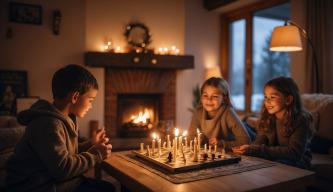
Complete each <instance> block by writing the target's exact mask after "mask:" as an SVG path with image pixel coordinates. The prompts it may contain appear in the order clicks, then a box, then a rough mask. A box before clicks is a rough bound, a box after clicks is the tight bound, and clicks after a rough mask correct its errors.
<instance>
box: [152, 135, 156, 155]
mask: <svg viewBox="0 0 333 192" xmlns="http://www.w3.org/2000/svg"><path fill="white" fill-rule="evenodd" d="M152 137H153V140H152V145H151V146H152V153H153V156H154V153H155V140H156V133H153V134H152Z"/></svg>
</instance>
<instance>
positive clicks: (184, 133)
mask: <svg viewBox="0 0 333 192" xmlns="http://www.w3.org/2000/svg"><path fill="white" fill-rule="evenodd" d="M186 136H187V131H184V132H183V137H184V138H185V150H186V149H187V137H186Z"/></svg>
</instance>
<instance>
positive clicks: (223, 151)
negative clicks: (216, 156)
mask: <svg viewBox="0 0 333 192" xmlns="http://www.w3.org/2000/svg"><path fill="white" fill-rule="evenodd" d="M221 153H222V157H224V156H225V150H224V147H222V151H221Z"/></svg>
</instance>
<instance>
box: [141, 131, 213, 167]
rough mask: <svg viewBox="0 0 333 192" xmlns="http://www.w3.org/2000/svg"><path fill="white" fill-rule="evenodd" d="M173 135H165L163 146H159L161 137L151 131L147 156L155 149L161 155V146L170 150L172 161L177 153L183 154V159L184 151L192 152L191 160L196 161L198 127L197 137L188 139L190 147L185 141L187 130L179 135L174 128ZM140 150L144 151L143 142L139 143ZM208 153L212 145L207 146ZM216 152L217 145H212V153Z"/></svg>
mask: <svg viewBox="0 0 333 192" xmlns="http://www.w3.org/2000/svg"><path fill="white" fill-rule="evenodd" d="M174 135H175V137H174V138H173V140H172V143H171V140H170V135H167V137H166V142H163V146H161V142H162V140H161V138H159V136H158V135H157V134H156V133H152V138H153V139H152V144H151V147H152V149H150V146H149V145H147V154H148V156H149V157H151V156H154V155H155V153H156V150H157V154H158V157H160V156H161V150H162V147H163V148H164V149H167V150H168V151H170V152H172V154H173V161H174V162H175V161H177V156H178V155H179V154H181V155H183V159H185V155H184V153H185V152H191V153H194V154H193V161H198V155H199V153H200V150H201V133H200V131H199V129H197V137H195V138H194V140H191V141H190V147H189V148H188V141H187V131H184V132H183V134H182V135H181V136H179V129H178V128H175V131H174ZM183 138H184V140H185V145H184V144H183ZM156 143H157V147H156ZM140 150H141V153H144V143H140ZM203 150H204V153H207V144H205V145H204V149H203ZM208 153H210V154H211V153H212V146H209V149H208ZM216 153H217V145H214V154H216Z"/></svg>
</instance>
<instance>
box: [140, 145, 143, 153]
mask: <svg viewBox="0 0 333 192" xmlns="http://www.w3.org/2000/svg"><path fill="white" fill-rule="evenodd" d="M140 152H141V153H143V152H144V143H140Z"/></svg>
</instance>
